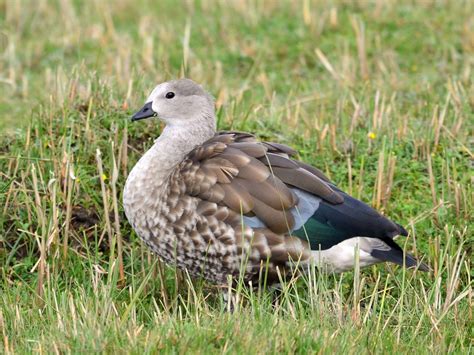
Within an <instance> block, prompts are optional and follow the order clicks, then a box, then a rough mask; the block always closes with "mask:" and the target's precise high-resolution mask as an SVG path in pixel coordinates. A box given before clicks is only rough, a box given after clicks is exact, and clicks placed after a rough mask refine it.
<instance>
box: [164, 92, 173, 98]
mask: <svg viewBox="0 0 474 355" xmlns="http://www.w3.org/2000/svg"><path fill="white" fill-rule="evenodd" d="M165 97H166V98H167V99H172V98H173V97H174V92H171V91H170V92H167V93H166V95H165Z"/></svg>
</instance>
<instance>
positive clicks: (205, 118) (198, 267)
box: [124, 79, 424, 284]
mask: <svg viewBox="0 0 474 355" xmlns="http://www.w3.org/2000/svg"><path fill="white" fill-rule="evenodd" d="M170 93H172V95H171V94H170ZM147 105H151V106H150V107H151V108H152V111H153V112H152V113H150V116H151V115H152V114H156V115H157V116H158V117H159V118H160V119H161V120H163V121H164V122H165V123H166V127H165V129H164V130H163V132H162V134H161V136H160V137H159V138H158V139H157V140H156V142H155V144H154V145H153V147H152V148H151V149H150V150H149V151H148V152H146V154H145V155H144V156H143V157H142V158H141V159H140V161H139V162H138V163H137V164H136V166H135V167H134V168H133V170H132V171H131V173H130V175H129V177H128V179H127V183H126V186H125V190H124V207H125V212H126V215H127V218H128V219H129V221H130V223H131V224H132V226H133V228H134V229H135V231H136V232H137V234H138V235H139V236H140V237H141V238H142V239H143V240H144V241H145V243H146V244H147V245H148V246H150V248H151V249H152V250H153V251H154V252H155V253H156V254H157V255H158V256H160V257H161V258H162V259H163V260H165V261H166V262H168V263H173V264H175V265H176V266H178V267H180V268H186V269H187V270H188V272H189V273H190V274H191V275H194V276H203V277H205V278H206V279H208V280H210V281H213V282H216V283H218V284H225V283H226V282H227V277H228V276H229V275H230V276H232V277H233V278H234V279H235V278H237V277H238V276H239V275H243V276H244V277H245V279H246V280H254V281H256V279H257V278H258V277H259V275H262V273H261V268H262V267H265V268H268V269H267V270H266V272H265V273H263V274H266V275H267V277H268V279H269V281H270V282H272V281H278V272H280V273H281V274H282V275H284V274H285V273H286V271H287V270H288V269H289V267H290V266H291V265H294V264H295V263H298V264H299V265H305V264H308V263H310V262H315V263H317V264H319V265H320V266H322V265H326V266H327V267H329V269H330V270H333V271H336V272H340V271H344V270H348V269H350V268H351V267H352V265H353V262H354V261H353V259H354V253H355V252H354V248H355V246H358V247H359V248H360V264H361V265H362V266H366V265H370V264H373V263H376V262H380V261H384V260H390V261H395V262H398V261H397V260H402V261H403V260H405V259H403V254H402V259H400V258H399V255H400V250H401V249H400V250H399V247H398V246H397V245H396V244H395V243H394V242H393V241H391V239H390V238H392V237H393V236H394V235H396V234H400V233H402V234H403V233H405V232H404V230H403V229H402V228H401V227H399V226H398V225H397V224H395V223H393V222H391V221H389V220H388V219H386V218H385V217H383V216H381V215H380V214H378V213H377V212H376V211H374V210H372V209H370V207H368V206H366V205H363V206H365V207H363V208H362V209H367V211H368V212H367V213H365V212H364V213H365V214H363V218H364V221H354V223H355V222H357V223H359V222H360V223H359V224H361V225H362V227H357V226H358V224H357V223H356V224H354V226H355V228H358V229H357V230H359V231H360V233H361V234H359V235H352V234H351V231H350V226H349V227H347V225H346V224H347V223H346V221H345V218H346V217H343V219H341V217H340V216H344V214H345V216H347V220H348V221H350V218H351V216H352V215H353V216H359V215H360V213H359V214H357V213H356V210H358V209H359V207H354V208H355V209H356V210H354V212H352V210H351V208H352V207H350V206H359V205H357V204H361V206H362V203H361V202H360V201H357V200H355V199H352V198H351V197H349V196H348V195H346V194H344V193H343V192H341V191H339V190H338V189H337V188H335V186H334V185H333V184H332V183H331V182H330V181H329V179H328V178H327V177H326V176H324V174H323V173H322V172H321V171H319V170H318V169H316V168H314V167H312V166H309V165H307V164H305V163H302V162H299V161H297V160H294V158H293V156H294V154H295V153H296V152H295V151H294V150H292V149H291V148H289V147H287V146H284V145H281V144H278V143H266V142H260V141H258V140H257V139H256V138H255V137H254V136H253V135H251V134H248V133H240V132H220V133H216V132H215V114H214V107H213V100H212V97H211V96H210V95H209V94H208V93H207V92H206V91H205V90H204V89H202V87H201V86H199V85H197V84H195V83H194V82H192V81H191V80H188V79H181V80H175V81H170V82H167V83H163V84H160V85H158V86H157V87H156V88H155V89H154V90H153V92H152V94H151V95H150V96H149V98H148V99H147ZM146 107H148V106H146ZM143 112H146V111H141V114H140V118H143ZM146 117H148V115H146ZM338 205H340V206H342V207H337V206H338ZM331 206H334V208H333V209H334V215H332V213H333V212H331V211H332V210H331ZM348 206H349V207H348ZM318 211H322V212H318ZM372 211H373V212H372ZM357 218H359V217H357ZM338 221H341V222H338ZM335 222H338V223H341V224H340V227H338V226H334V225H333V224H334V223H335ZM351 223H352V222H351ZM372 225H373V228H374V230H378V231H379V232H377V233H378V234H380V235H370V234H371V232H370V230H371V229H370V228H372V227H371V226H372ZM305 226H307V227H308V230H311V231H314V230H316V231H317V232H316V233H315V234H314V235H306V237H302V236H301V232H302V231H305V228H304V227H305ZM364 226H366V227H367V228H365V227H364ZM331 228H332V229H331ZM347 228H349V229H347ZM364 228H365V229H364ZM312 233H313V232H312ZM320 233H322V234H321V235H320ZM332 235H334V242H331V240H332V239H331V238H333V237H331V236H332ZM323 236H324V238H325V239H324V240H323V239H318V238H320V237H321V238H322V237H323ZM328 238H329V239H328ZM387 238H389V239H390V241H389V240H388V239H387ZM392 243H393V244H392ZM314 245H319V246H321V245H323V246H324V247H325V250H320V249H321V248H314V247H313V246H314ZM312 247H313V249H312ZM397 248H398V249H397ZM384 253H385V254H384ZM393 253H395V254H396V255H395V254H393ZM389 254H390V255H389ZM374 255H377V257H375V256H374ZM384 255H389V256H387V257H385V256H384ZM394 255H395V256H394ZM397 258H398V259H397ZM410 260H411V259H406V261H410ZM413 260H414V259H413ZM414 263H415V264H409V263H408V262H407V265H408V266H415V265H416V262H414ZM421 267H424V266H420V268H421ZM242 268H243V270H242ZM242 271H243V272H242Z"/></svg>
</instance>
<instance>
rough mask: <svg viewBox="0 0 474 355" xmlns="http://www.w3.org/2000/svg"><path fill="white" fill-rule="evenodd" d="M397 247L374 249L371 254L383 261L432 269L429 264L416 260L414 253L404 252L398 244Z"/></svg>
mask: <svg viewBox="0 0 474 355" xmlns="http://www.w3.org/2000/svg"><path fill="white" fill-rule="evenodd" d="M397 247H398V248H394V247H391V248H390V250H378V249H374V250H372V251H371V252H370V254H371V255H372V256H373V257H374V258H377V259H379V260H381V261H390V262H392V263H395V264H398V265H401V266H403V265H405V266H406V267H407V268H418V270H420V271H430V267H429V266H428V265H426V264H425V263H423V262H421V261H418V260H416V259H415V257H414V256H413V255H410V254H408V253H403V250H402V249H401V248H400V247H399V246H398V245H397Z"/></svg>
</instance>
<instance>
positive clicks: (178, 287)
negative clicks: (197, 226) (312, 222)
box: [0, 0, 474, 354]
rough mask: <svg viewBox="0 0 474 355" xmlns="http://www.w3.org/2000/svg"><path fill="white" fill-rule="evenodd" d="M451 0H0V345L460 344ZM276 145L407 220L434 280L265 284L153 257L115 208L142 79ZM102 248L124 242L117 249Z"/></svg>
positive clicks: (462, 181) (462, 140)
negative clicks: (229, 293) (222, 289)
mask: <svg viewBox="0 0 474 355" xmlns="http://www.w3.org/2000/svg"><path fill="white" fill-rule="evenodd" d="M473 14H474V3H473V2H472V1H467V0H466V1H462V0H459V1H448V0H446V1H443V0H439V1H428V0H426V1H420V2H418V4H417V2H416V1H395V0H394V1H377V0H374V1H360V2H357V1H317V2H316V1H310V0H302V1H291V2H290V1H288V2H286V1H281V2H277V1H263V0H262V1H257V0H255V1H252V0H234V1H229V2H220V1H219V2H218V1H210V0H201V1H192V0H189V1H183V2H179V3H177V2H175V1H159V2H153V1H146V0H140V1H133V0H116V1H113V2H112V1H110V2H108V1H99V0H95V1H85V0H84V1H74V0H57V1H49V0H44V1H34V0H31V1H27V0H25V1H16V0H0V17H1V20H0V21H1V24H0V50H1V56H0V71H1V72H0V88H1V95H0V130H1V137H0V208H1V210H0V339H1V340H0V353H23V352H31V351H34V352H41V353H43V352H47V353H53V352H55V353H69V352H79V351H89V352H90V351H103V352H108V353H112V352H116V351H120V352H133V353H142V352H146V353H153V352H157V351H163V352H167V353H187V352H189V351H194V352H200V353H206V354H207V353H221V352H230V353H234V352H237V353H253V352H256V353H262V354H263V353H273V352H284V353H292V352H298V353H308V352H309V353H313V352H321V353H333V352H339V353H342V352H348V353H360V352H370V353H395V352H416V353H426V354H430V353H446V352H452V353H469V352H472V351H473V344H474V334H473V323H474V319H473V310H472V304H473V292H472V286H473V281H472V278H473V272H472V269H471V268H472V248H473V241H474V238H473V234H474V228H473V208H472V205H473V202H474V201H473V188H472V183H473V176H472V169H473V152H472V146H473V143H474V142H473V128H474V114H473V108H474V81H473V78H474V71H473V69H474V68H473V67H474V15H473ZM183 75H184V76H187V77H190V78H192V79H194V80H195V81H198V82H200V83H202V84H203V85H204V86H205V87H206V88H208V89H209V90H210V91H211V92H212V93H213V95H214V96H215V97H216V106H217V112H218V119H219V128H220V129H235V130H245V131H251V132H254V133H255V134H256V135H257V136H259V137H261V138H262V139H268V140H277V141H280V142H282V143H286V144H289V145H291V146H292V147H294V148H296V149H297V150H298V151H299V152H300V158H301V159H304V160H305V161H307V162H309V163H312V164H315V165H317V166H319V167H320V168H322V170H324V171H325V172H326V173H327V174H328V175H329V176H330V178H331V179H332V180H333V181H335V183H337V184H338V185H339V186H340V187H341V188H342V189H344V190H346V191H348V192H350V193H352V194H353V195H354V196H356V197H359V198H361V199H363V200H364V201H366V202H368V203H370V204H371V205H373V206H375V207H376V208H378V209H380V210H381V211H383V213H384V214H386V215H388V216H389V217H391V218H392V219H394V220H396V221H398V222H399V223H401V224H403V225H404V226H406V227H407V230H409V232H410V235H409V237H408V238H407V239H403V238H401V239H399V240H398V242H399V243H400V244H401V245H404V247H405V248H406V249H407V250H408V251H410V252H412V253H414V254H415V255H417V256H419V257H421V258H423V260H425V261H426V262H428V263H429V264H430V265H431V267H432V269H433V272H431V273H421V272H413V271H407V270H403V269H401V268H399V267H396V266H393V265H378V266H374V267H371V268H369V269H364V270H356V271H354V272H349V273H345V274H343V275H327V274H323V273H321V274H317V273H315V274H311V275H308V276H305V277H298V278H295V279H292V280H290V281H289V282H288V283H287V284H286V285H284V289H283V293H282V296H281V298H280V299H279V300H278V302H277V303H276V305H273V304H272V294H271V293H270V292H268V291H265V290H258V292H256V291H255V292H254V291H253V290H250V289H247V288H245V287H242V288H239V289H238V290H235V292H237V294H238V295H239V300H240V303H239V309H238V311H237V312H235V313H228V312H226V306H227V305H226V304H225V303H224V301H223V300H222V299H221V298H220V297H219V290H217V289H216V288H215V287H213V285H210V284H208V283H205V282H203V281H202V280H192V281H191V280H190V279H189V277H187V275H186V274H184V273H181V272H177V271H176V270H174V269H173V268H171V267H168V266H165V265H162V264H161V263H160V262H159V261H157V259H156V258H155V257H154V256H153V255H152V254H151V253H150V252H149V251H148V250H147V248H146V247H145V246H143V245H142V243H141V242H140V240H139V239H138V238H137V236H136V235H135V234H134V233H133V232H132V231H131V227H130V226H129V225H128V223H127V221H126V219H125V216H124V214H123V210H122V207H121V191H122V188H123V185H124V181H125V178H126V175H127V172H128V171H130V169H131V167H132V166H133V164H134V163H135V162H136V160H137V159H138V157H139V156H140V155H141V154H142V153H143V152H144V150H145V149H146V148H147V147H149V146H150V144H151V143H152V141H153V139H154V138H155V137H157V136H158V135H159V132H160V127H159V126H158V125H157V124H156V122H153V121H151V120H150V121H149V122H140V123H136V124H133V125H132V124H131V123H130V122H129V121H128V117H129V116H130V114H131V113H132V112H133V111H134V110H135V109H138V108H140V107H141V105H142V104H143V100H144V99H145V97H146V95H147V94H148V92H149V91H150V90H151V89H152V88H153V87H154V86H155V85H156V84H157V83H159V82H161V81H164V80H167V79H171V78H176V77H181V76H183ZM117 242H119V245H120V244H123V248H117Z"/></svg>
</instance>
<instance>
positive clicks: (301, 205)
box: [243, 188, 321, 231]
mask: <svg viewBox="0 0 474 355" xmlns="http://www.w3.org/2000/svg"><path fill="white" fill-rule="evenodd" d="M291 191H293V192H294V193H295V195H296V196H298V204H297V205H296V206H295V207H293V208H292V209H291V210H290V212H291V214H292V215H293V217H294V218H295V226H294V228H293V230H294V231H295V230H298V229H300V228H301V227H302V226H303V225H304V224H305V223H306V222H307V221H308V219H310V218H311V216H312V215H313V214H314V212H316V210H317V209H318V208H319V202H320V201H321V199H320V198H318V197H316V196H313V195H311V194H310V193H308V192H305V191H303V190H300V189H296V188H291ZM243 221H244V224H245V225H246V226H248V227H250V228H267V226H266V225H265V223H263V222H262V221H261V220H260V219H259V218H258V217H256V216H255V217H247V216H243Z"/></svg>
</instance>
